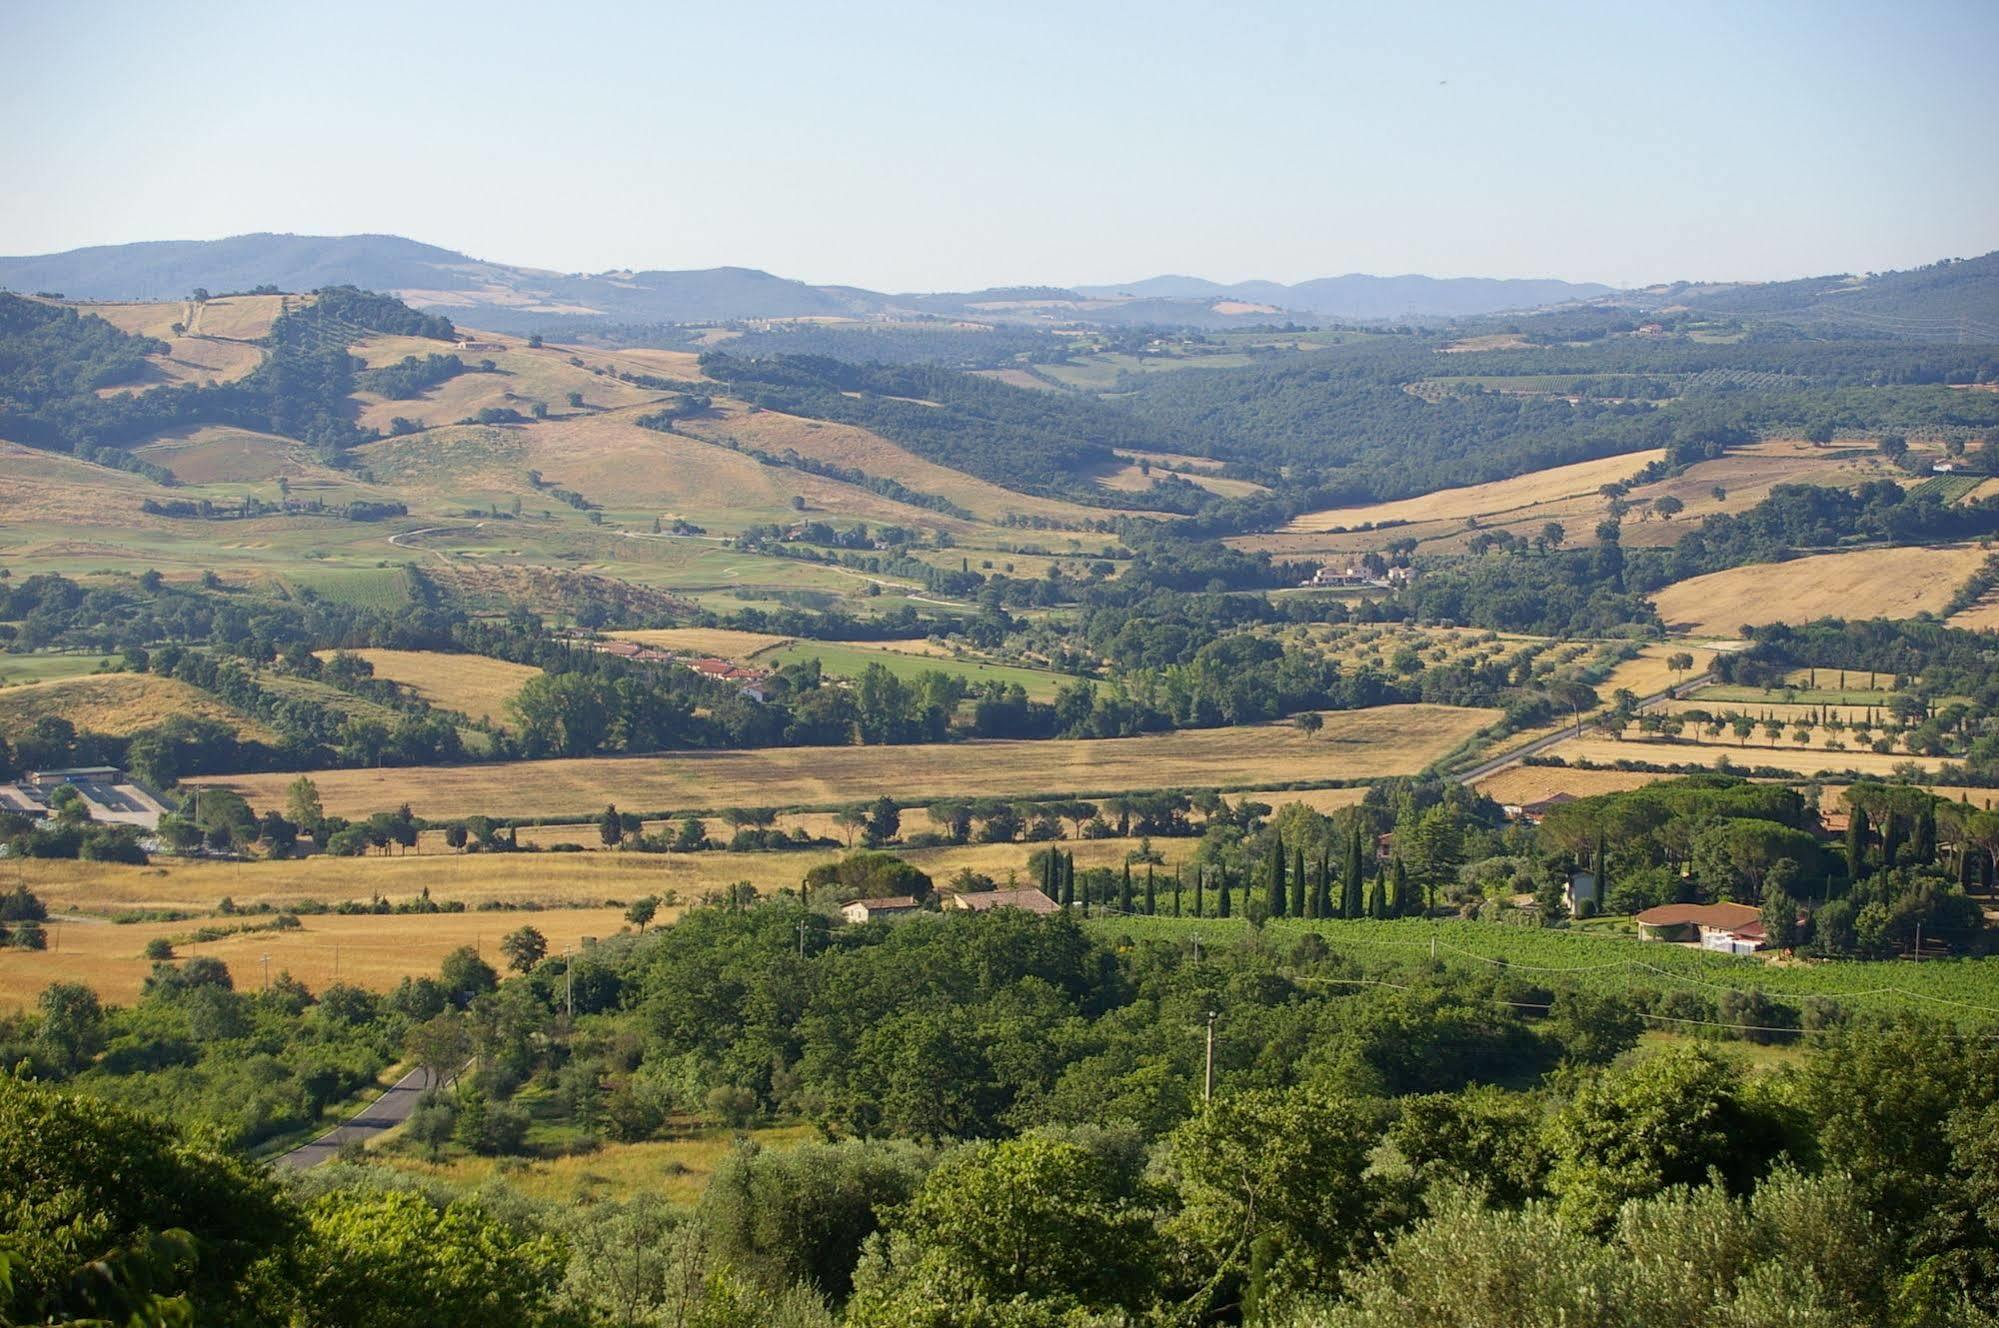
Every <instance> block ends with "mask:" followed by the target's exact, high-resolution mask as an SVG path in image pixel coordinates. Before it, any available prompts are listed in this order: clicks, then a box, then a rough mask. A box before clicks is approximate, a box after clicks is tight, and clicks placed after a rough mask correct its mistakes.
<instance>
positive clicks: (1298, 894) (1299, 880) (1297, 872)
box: [1291, 844, 1306, 918]
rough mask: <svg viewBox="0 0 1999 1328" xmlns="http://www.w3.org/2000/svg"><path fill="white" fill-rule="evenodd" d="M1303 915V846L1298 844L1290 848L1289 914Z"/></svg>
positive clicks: (1293, 915) (1304, 901)
mask: <svg viewBox="0 0 1999 1328" xmlns="http://www.w3.org/2000/svg"><path fill="white" fill-rule="evenodd" d="M1305 915H1306V900H1305V846H1304V845H1303V844H1300V845H1299V846H1298V847H1297V848H1295V849H1293V850H1291V916H1292V917H1294V918H1302V917H1304V916H1305Z"/></svg>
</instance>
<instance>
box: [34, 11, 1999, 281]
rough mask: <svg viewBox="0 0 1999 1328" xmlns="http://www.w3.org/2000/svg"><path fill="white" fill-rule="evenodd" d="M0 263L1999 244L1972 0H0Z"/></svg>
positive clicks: (1887, 250) (1662, 262)
mask: <svg viewBox="0 0 1999 1328" xmlns="http://www.w3.org/2000/svg"><path fill="white" fill-rule="evenodd" d="M0 51H5V52H7V53H8V54H7V59H6V69H7V73H6V77H5V78H4V80H0V180H5V181H7V182H8V183H7V187H6V189H5V192H4V193H0V253H4V254H10V255H18V254H33V253H46V252H53V251H57V250H63V249H70V248H76V247H81V246H84V245H91V244H112V243H122V242H127V241H133V240H151V239H206V238H215V237H220V236H224V235H232V234H240V233H243V232H248V231H291V232H296V233H300V234H340V233H350V232H363V231H367V232H388V233H394V234H399V235H406V236H409V237H411V238H413V239H418V240H423V241H426V242H428V243H432V244H439V245H444V246H446V247H449V248H453V249H458V250H462V251H464V252H466V253H469V254H471V255H473V256H474V257H477V258H481V259H486V260H490V261H496V262H506V263H517V264H522V265H526V266H533V267H545V268H552V269H556V270H559V271H602V270H605V269H609V268H614V267H639V268H701V267H713V266H720V265H725V264H734V265H740V266H745V267H758V268H763V269H766V270H768V271H772V272H776V273H779V274H781V275H784V276H789V277H796V278H801V279H804V280H808V281H813V282H820V283H842V284H849V285H858V286H866V287H870V288H873V289H878V290H892V291H915V290H964V289H975V288H980V287H985V286H993V285H1010V284H1023V283H1047V284H1063V285H1066V284H1082V283H1112V282H1124V281H1131V280H1136V279H1139V278H1141V277H1145V276H1151V275H1155V274H1159V273H1184V274H1192V275H1198V276H1205V277H1210V278H1213V279H1216V280H1223V281H1233V280H1244V279H1250V278H1263V279H1271V280H1278V281H1286V282H1290V281H1297V280H1301V279H1305V278H1310V277H1317V276H1328V275H1337V274H1341V273H1347V272H1371V273H1378V274H1398V273H1406V272H1421V273H1427V274H1430V275H1434V276H1497V277H1562V278H1567V279H1570V280H1578V281H1602V282H1606V283H1609V284H1611V285H1616V286H1630V285H1639V284H1646V283H1650V282H1657V281H1669V280H1681V279H1703V280H1756V279H1770V280H1774V279H1782V278H1789V277H1798V276H1807V275H1817V274H1823V273H1829V272H1847V271H1875V270H1885V269H1888V268H1896V267H1908V266H1913V265H1917V264H1921V263H1926V262H1931V261H1934V260H1935V259H1938V258H1942V257H1970V256H1972V255H1975V254H1979V253H1984V252H1987V251H1990V250H1992V249H1994V248H1999V171H1994V170H1992V169H1991V156H1990V154H1991V153H1992V151H1993V143H1994V130H1995V128H1999V79H1995V78H1993V77H1992V72H1991V71H1992V68H1993V66H1994V63H1995V56H1999V4H1994V3H1991V2H1990V0H1930V2H1928V3H1924V2H1923V0H1913V2H1910V3H1903V4H1898V5H1892V6H1891V5H1883V4H1879V3H1868V4H1851V3H1840V2H1838V0H1817V2H1814V3H1790V2H1787V0H1750V2H1749V3H1740V2H1738V3H1729V4H1711V3H1703V2H1701V0H1693V2H1690V3H1685V2H1681V0H1675V3H1672V4H1636V3H1618V2H1617V0H1613V2H1612V3H1587V4H1584V3H1577V4H1556V3H1548V4H1535V3H1526V2H1525V0H1522V2H1519V3H1505V4H1494V3H1490V0H1470V2H1468V3H1428V4H1426V3H1407V2H1405V3H1397V4H1393V5H1389V4H1381V3H1368V4H1335V3H1329V2H1325V0H1321V2H1319V3H1312V2H1309V0H1301V2H1298V3H1290V2H1277V0H1273V2H1272V3H1265V4H1254V3H1238V4H1233V5H1221V4H1215V5H1208V4H1194V3H1173V2H1172V0H1149V2H1147V3H1122V2H1120V0H1093V2H1092V3H1085V4H1077V3H1073V0H1072V2H1071V3H1064V4H1054V3H1046V4H1044V3H1037V2H1033V0H1006V3H1002V4H978V5H974V4H969V3H955V4H947V3H935V4H884V3H870V2H869V0H841V3H837V4H829V3H825V2H824V0H819V2H817V3H810V4H762V3H754V2H747V0H729V3H725V4H715V3H712V0H710V2H708V3H703V4H701V5H698V6H696V5H678V4H668V3H657V4H632V5H623V4H617V3H592V4H586V5H561V4H551V3H548V0H540V2H539V3H535V4H514V3H509V2H508V0H480V2H479V3H456V4H438V3H417V4H408V3H404V4H396V5H378V4H372V3H366V2H359V3H356V2H352V0H350V2H348V3H342V4H339V5H314V6H306V5H303V4H293V3H268V2H265V3H257V4H240V5H239V4H233V3H222V2H220V0H189V2H188V3H185V4H177V5H159V4H155V3H145V4H139V3H115V4H113V3H92V2H91V0H68V2H67V3H60V4H48V3H40V2H37V0H0Z"/></svg>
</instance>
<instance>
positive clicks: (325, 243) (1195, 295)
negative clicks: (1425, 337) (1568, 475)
mask: <svg viewBox="0 0 1999 1328" xmlns="http://www.w3.org/2000/svg"><path fill="white" fill-rule="evenodd" d="M343 284H344V285H353V286H360V287H362V288H364V289H368V290H378V291H392V292H394V293H396V294H397V295H400V296H401V297H402V298H403V299H404V300H406V301H407V302H409V303H410V304H412V305H415V306H417V307H419V308H425V309H434V310H436V311H438V312H440V313H443V314H446V315H448V316H449V317H451V318H452V319H453V320H455V321H458V322H462V323H465V324H467V325H469V326H472V327H488V328H492V329H495V330H498V331H526V330H532V329H534V328H535V327H537V326H538V325H541V324H544V323H547V322H549V321H550V320H555V319H560V320H562V321H563V322H564V323H565V324H568V325H573V323H572V320H575V319H591V318H603V319H605V320H607V321H609V322H617V323H712V322H728V321H734V320H739V319H765V318H768V319H794V318H841V317H845V318H898V317H903V318H922V317H931V318H951V319H974V320H978V321H982V322H990V323H1007V324H1014V325H1025V326H1062V325H1070V324H1076V323H1092V324H1100V325H1109V326H1140V325H1147V324H1163V325H1171V326H1192V327H1209V328H1218V327H1229V326H1245V325H1253V324H1258V323H1271V322H1284V321H1327V320H1348V319H1352V320H1382V319H1403V318H1425V319H1443V318H1462V317H1470V316H1476V315H1484V314H1495V313H1503V312H1510V311H1523V312H1524V311H1527V310H1531V309H1541V308H1547V307H1549V306H1551V305H1561V304H1574V303H1599V304H1602V303H1616V304H1630V305H1634V306H1637V307H1641V308H1664V307H1669V306H1673V305H1691V306H1694V307H1700V308H1711V309H1713V310H1715V311H1716V312H1717V313H1722V312H1727V313H1742V314H1752V315H1758V316H1764V317H1795V318H1801V319H1806V320H1811V321H1836V322H1841V323H1843V324H1846V325H1849V326H1851V327H1853V328H1855V329H1856V330H1865V329H1867V328H1868V327H1870V326H1872V327H1875V328H1878V329H1879V330H1881V331H1887V332H1895V331H1898V330H1899V331H1906V332H1909V333H1912V334H1914V335H1923V336H1941V335H1948V334H1949V333H1950V331H1951V330H1952V329H1953V328H1957V327H1960V326H1962V327H1964V328H1965V329H1966V330H1967V331H1968V332H1969V333H1971V334H1973V335H1979V336H1980V339H1999V335H1993V334H1992V329H1991V325H1994V324H1999V254H1989V255H1987V256H1985V257H1984V258H1978V259H1971V260H1967V261H1964V262H1956V263H1942V264H1936V265H1933V266H1931V267H1927V268H1919V269H1914V270H1912V271H1908V272H1897V273H1885V274H1879V275H1873V276H1868V277H1864V278H1857V277H1847V276H1839V277H1816V278H1811V279H1808V280H1805V281H1787V282H1771V283H1761V284H1754V283H1752V284H1728V285H1698V284H1691V283H1680V284H1674V285H1666V286H1657V287H1651V288H1647V289H1645V290H1640V291H1617V290H1614V289H1613V288H1611V287H1609V286H1603V285H1597V284H1595V283H1591V282H1569V281H1555V280H1520V279H1497V278H1487V277H1449V278H1439V277H1425V276H1413V275H1412V276H1396V277H1377V276H1367V275H1362V274H1350V275H1347V276H1340V277H1321V278H1319V279H1317V280H1314V281H1301V282H1298V283H1296V284H1294V285H1285V284H1283V283H1280V282H1275V281H1241V282H1234V283H1229V284H1224V283H1221V282H1214V281H1208V280H1204V279H1203V278H1200V277H1187V276H1160V277H1149V278H1146V279H1145V280H1143V281H1134V282H1129V283H1126V284H1123V285H1108V286H1082V287H1075V288H1069V287H1047V286H1032V287H1009V288H1004V289H996V290H983V291H955V292H942V293H933V294H888V293H883V292H879V291H871V290H865V289H862V288H860V287H856V286H815V285H811V284H808V283H806V282H802V281H793V280H791V279H789V278H786V277H779V276H774V275H772V274H771V273H768V272H763V271H759V270H757V269H755V268H743V267H720V268H707V269H703V270H690V271H633V270H619V271H610V272H596V273H562V272H551V271H547V270H544V269H540V268H529V267H519V266H515V265H512V264H507V263H492V262H486V261H484V260H481V259H476V258H472V257H469V256H468V255H465V254H461V253H457V252H455V251H453V250H450V249H443V248H439V247H438V246H436V245H430V244H422V243H419V242H418V241H415V240H408V239H404V238H403V237H401V236H396V235H329V236H319V235H274V234H268V233H262V234H255V235H236V236H231V237H229V238H228V239H224V240H162V241H150V242H145V243H139V244H119V245H101V246H97V247H94V248H89V249H72V250H70V251H69V252H67V253H61V254H46V255H41V256H37V257H25V258H0V288H5V289H9V290H15V291H24V292H35V291H51V292H58V293H61V294H63V295H66V296H68V297H70V298H72V299H94V300H116V299H173V298H179V297H181V296H185V295H186V294H188V293H189V292H190V291H192V290H194V289H195V288H197V287H202V288H206V289H208V290H211V291H215V292H218V293H220V292H222V291H241V290H249V289H252V288H253V287H257V286H275V287H277V288H278V289H280V290H311V289H314V288H316V287H319V286H329V285H343Z"/></svg>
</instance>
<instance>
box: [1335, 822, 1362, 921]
mask: <svg viewBox="0 0 1999 1328" xmlns="http://www.w3.org/2000/svg"><path fill="white" fill-rule="evenodd" d="M1361 871H1362V866H1361V856H1360V822H1359V820H1355V822H1354V827H1353V834H1352V836H1351V837H1350V838H1349V839H1348V840H1347V888H1346V900H1345V903H1344V905H1343V906H1342V907H1341V909H1340V916H1341V917H1347V918H1357V917H1360V916H1361V915H1362V910H1363V909H1364V908H1365V907H1366V905H1365V903H1364V902H1363V896H1362V891H1363V889H1364V885H1363V881H1362V876H1361Z"/></svg>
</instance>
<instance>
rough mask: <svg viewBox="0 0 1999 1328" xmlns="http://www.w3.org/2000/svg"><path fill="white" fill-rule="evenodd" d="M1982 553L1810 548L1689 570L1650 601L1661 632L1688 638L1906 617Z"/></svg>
mask: <svg viewBox="0 0 1999 1328" xmlns="http://www.w3.org/2000/svg"><path fill="white" fill-rule="evenodd" d="M1986 556H1987V555H1986V551H1985V550H1983V549H1979V548H1976V547H1972V546H1953V547H1948V548H1895V549H1857V550H1854V551H1853V552H1850V553H1823V554H1815V555H1813V556H1811V557H1808V558H1797V559H1793V560H1792V561H1790V562H1786V563H1760V564H1756V565H1753V566H1749V567H1734V568H1730V569H1729V570H1727V571H1725V572H1712V573H1710V574H1708V575H1706V576H1697V577H1694V578H1692V579H1691V580H1687V581H1682V582H1679V583H1678V584H1676V585H1671V586H1668V587H1666V589H1664V590H1662V591H1660V592H1659V593H1658V595H1657V596H1655V597H1654V602H1655V603H1656V604H1657V605H1658V608H1659V616H1660V617H1661V618H1662V619H1664V620H1665V623H1666V626H1667V628H1668V629H1669V630H1671V631H1675V632H1681V633H1685V634H1687V635H1690V636H1710V637H1712V636H1734V635H1735V634H1736V633H1737V631H1738V630H1739V629H1740V628H1741V627H1743V626H1745V625H1754V626H1762V625H1764V624H1767V623H1773V622H1791V623H1804V622H1810V621H1812V620H1813V619H1815V618H1822V617H1826V616H1829V615H1837V616H1840V617H1845V618H1872V617H1883V618H1909V617H1913V616H1915V615H1916V614H1918V613H1924V612H1930V613H1934V612H1937V611H1938V610H1940V609H1942V608H1943V607H1944V605H1946V604H1947V603H1949V602H1950V597H1951V595H1952V594H1953V593H1954V592H1955V591H1956V590H1957V588H1958V586H1960V585H1962V584H1963V583H1964V582H1965V580H1966V579H1967V578H1969V577H1970V576H1971V574H1972V573H1973V572H1975V571H1977V570H1978V568H1979V567H1980V566H1981V565H1982V564H1983V563H1984V561H1985V558H1986Z"/></svg>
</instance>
